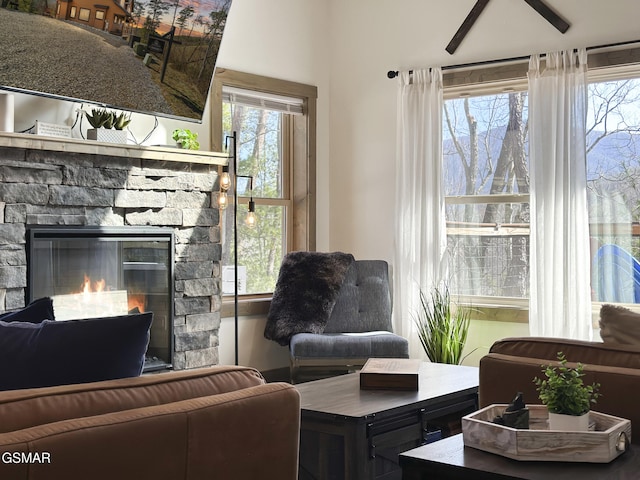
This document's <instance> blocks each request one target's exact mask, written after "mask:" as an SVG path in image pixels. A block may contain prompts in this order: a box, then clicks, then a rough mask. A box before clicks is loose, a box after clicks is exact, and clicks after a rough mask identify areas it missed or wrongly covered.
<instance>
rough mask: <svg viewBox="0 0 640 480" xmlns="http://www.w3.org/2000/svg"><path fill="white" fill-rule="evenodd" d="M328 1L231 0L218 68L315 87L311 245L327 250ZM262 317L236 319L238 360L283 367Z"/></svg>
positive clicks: (282, 354) (283, 354) (223, 344)
mask: <svg viewBox="0 0 640 480" xmlns="http://www.w3.org/2000/svg"><path fill="white" fill-rule="evenodd" d="M328 18H329V5H328V2H323V1H319V0H268V1H265V0H234V3H233V5H232V7H231V11H230V14H229V19H228V23H227V27H226V30H225V37H224V41H223V42H222V48H221V50H220V57H219V58H218V66H220V67H225V68H230V69H233V70H238V71H242V72H247V73H253V74H257V75H265V76H269V77H275V78H279V79H283V80H290V81H294V82H300V83H306V84H309V85H315V86H317V87H318V104H317V105H318V113H317V115H318V116H317V143H318V145H317V150H316V159H317V191H318V195H317V204H318V212H317V220H318V224H317V231H318V236H317V246H318V249H319V250H328V249H329V227H330V219H329V209H328V204H329V198H328V193H329V68H328V66H329V55H330V51H329V28H328V27H329V25H328ZM264 326H265V319H264V318H255V317H253V318H242V317H241V318H240V319H239V348H238V352H239V363H240V364H241V365H249V366H253V367H256V368H259V369H260V370H270V369H275V368H281V367H286V366H288V364H289V360H288V359H289V357H288V353H287V348H286V347H281V346H279V345H278V344H276V343H275V342H272V341H270V340H265V338H264V336H263V332H264ZM219 355H220V363H226V364H231V363H234V361H235V352H234V322H233V318H224V319H222V323H221V326H220V346H219Z"/></svg>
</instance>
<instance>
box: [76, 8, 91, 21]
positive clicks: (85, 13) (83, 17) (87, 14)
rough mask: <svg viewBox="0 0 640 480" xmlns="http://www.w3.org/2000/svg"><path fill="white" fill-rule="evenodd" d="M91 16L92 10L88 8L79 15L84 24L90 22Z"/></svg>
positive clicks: (81, 10) (83, 9)
mask: <svg viewBox="0 0 640 480" xmlns="http://www.w3.org/2000/svg"><path fill="white" fill-rule="evenodd" d="M90 15H91V10H89V9H88V8H81V9H80V15H78V20H82V21H83V22H88V21H89V17H90Z"/></svg>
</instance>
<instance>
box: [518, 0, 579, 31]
mask: <svg viewBox="0 0 640 480" xmlns="http://www.w3.org/2000/svg"><path fill="white" fill-rule="evenodd" d="M524 1H525V2H527V3H528V4H529V6H530V7H531V8H533V9H534V10H535V11H536V12H538V13H539V14H540V15H542V16H543V17H544V19H545V20H546V21H547V22H549V23H550V24H551V25H553V26H554V27H555V28H556V29H558V31H560V33H565V32H566V31H567V30H569V23H568V22H566V21H565V20H564V19H563V18H562V17H560V15H558V14H557V13H556V12H554V11H553V10H552V9H551V8H550V7H549V5H547V4H546V3H544V2H543V1H542V0H524Z"/></svg>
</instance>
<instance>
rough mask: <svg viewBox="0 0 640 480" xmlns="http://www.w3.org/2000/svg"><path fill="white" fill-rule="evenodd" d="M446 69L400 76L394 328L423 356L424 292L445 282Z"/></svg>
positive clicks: (413, 351) (416, 355)
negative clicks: (420, 315) (419, 324)
mask: <svg viewBox="0 0 640 480" xmlns="http://www.w3.org/2000/svg"><path fill="white" fill-rule="evenodd" d="M442 104H443V97H442V71H441V70H440V69H439V68H432V69H429V70H414V71H413V73H411V74H410V73H409V72H401V73H400V75H399V85H398V112H397V159H396V161H397V164H396V209H395V212H396V224H395V226H394V227H395V232H396V239H395V240H396V248H395V259H394V272H393V279H394V281H393V288H394V328H395V331H396V333H398V334H400V335H402V336H404V337H405V338H407V339H408V340H409V352H410V355H411V357H412V358H419V357H423V356H424V353H423V351H422V347H421V345H420V341H419V339H418V337H417V334H416V329H415V325H414V318H415V314H416V313H417V311H418V300H419V293H420V289H424V290H425V292H426V293H427V294H429V293H430V290H431V288H432V287H433V286H434V285H436V284H437V283H439V281H440V280H441V278H442V275H443V271H442V266H443V265H444V253H445V249H446V244H447V240H446V230H445V220H444V193H443V188H442Z"/></svg>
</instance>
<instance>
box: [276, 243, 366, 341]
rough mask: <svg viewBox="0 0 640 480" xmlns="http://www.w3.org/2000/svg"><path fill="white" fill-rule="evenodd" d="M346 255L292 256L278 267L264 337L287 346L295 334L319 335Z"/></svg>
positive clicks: (343, 270) (335, 295)
mask: <svg viewBox="0 0 640 480" xmlns="http://www.w3.org/2000/svg"><path fill="white" fill-rule="evenodd" d="M354 261H355V259H354V258H353V255H351V254H348V253H341V252H334V253H319V252H292V253H289V254H287V255H286V256H285V257H284V259H283V261H282V265H281V267H280V273H279V274H278V281H277V283H276V288H275V290H274V292H273V299H272V300H271V308H270V309H269V314H268V316H267V324H266V327H265V329H264V336H265V338H267V339H269V340H273V341H275V342H278V343H279V344H280V345H288V344H289V341H290V340H291V337H292V336H293V335H294V334H296V333H303V332H306V333H322V332H323V331H324V328H325V326H326V325H327V322H328V321H329V317H330V316H331V312H332V310H333V306H334V305H335V303H336V299H337V298H338V293H339V292H340V288H341V287H342V282H343V280H344V278H345V274H346V273H347V270H348V269H349V267H350V266H351V264H352V263H353V262H354Z"/></svg>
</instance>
